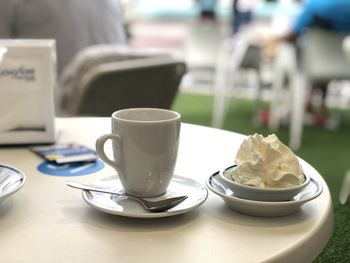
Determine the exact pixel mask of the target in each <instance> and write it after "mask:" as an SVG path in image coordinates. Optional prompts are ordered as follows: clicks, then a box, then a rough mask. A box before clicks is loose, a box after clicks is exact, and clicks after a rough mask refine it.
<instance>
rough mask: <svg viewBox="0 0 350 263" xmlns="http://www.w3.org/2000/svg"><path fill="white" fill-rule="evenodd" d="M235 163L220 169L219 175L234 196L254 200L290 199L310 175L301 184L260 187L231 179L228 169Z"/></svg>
mask: <svg viewBox="0 0 350 263" xmlns="http://www.w3.org/2000/svg"><path fill="white" fill-rule="evenodd" d="M236 167H237V165H232V166H230V167H228V168H226V169H224V170H222V171H220V173H219V176H220V178H221V179H222V180H223V181H224V183H225V184H226V186H227V187H229V188H230V189H231V190H232V191H233V193H234V194H235V196H237V197H240V198H244V199H248V200H255V201H269V202H281V201H289V200H292V199H293V197H294V196H295V195H297V194H298V193H299V192H300V191H301V190H302V189H303V188H304V187H305V186H307V185H308V184H309V183H310V177H309V176H308V175H306V174H304V176H305V181H304V182H303V183H302V184H299V185H296V186H293V187H288V188H260V187H254V186H248V185H244V184H241V183H237V182H235V181H233V180H232V178H231V176H230V175H229V173H228V171H230V170H232V169H235V168H236Z"/></svg>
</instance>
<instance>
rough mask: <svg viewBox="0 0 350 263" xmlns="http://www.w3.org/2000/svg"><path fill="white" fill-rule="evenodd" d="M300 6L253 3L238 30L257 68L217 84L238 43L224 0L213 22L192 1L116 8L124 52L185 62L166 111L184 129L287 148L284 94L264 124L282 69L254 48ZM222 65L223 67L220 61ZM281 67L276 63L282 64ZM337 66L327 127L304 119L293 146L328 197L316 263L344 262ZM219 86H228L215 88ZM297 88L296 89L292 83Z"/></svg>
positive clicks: (343, 137)
mask: <svg viewBox="0 0 350 263" xmlns="http://www.w3.org/2000/svg"><path fill="white" fill-rule="evenodd" d="M305 2H306V1H288V0H280V1H256V3H255V4H254V5H252V8H251V13H252V18H251V21H250V22H249V26H246V28H245V30H246V31H249V34H248V33H247V34H248V35H249V37H247V38H248V39H249V40H247V42H248V44H247V46H249V47H251V46H252V47H255V46H258V47H259V46H260V52H259V53H254V49H252V50H251V51H250V52H251V54H250V56H253V60H259V61H253V63H251V65H247V67H244V65H241V66H242V68H240V66H237V67H239V69H237V68H235V66H231V69H230V70H231V71H230V73H228V75H229V76H226V80H224V81H223V80H220V78H225V76H222V75H225V73H222V72H223V71H227V68H226V67H227V64H229V65H228V67H230V63H231V64H234V63H235V62H234V59H233V60H232V58H231V56H232V52H233V53H234V51H233V50H235V47H236V50H237V44H236V43H235V41H236V42H237V38H238V37H237V36H236V37H235V36H233V33H232V31H233V29H232V23H233V19H234V18H233V11H232V1H230V0H218V1H216V3H215V8H214V10H213V11H214V16H210V15H209V16H208V15H207V16H206V15H203V14H202V9H201V5H200V1H191V0H178V1H161V0H147V1H146V0H144V1H141V0H139V1H124V6H125V12H126V23H127V29H128V34H129V44H130V45H131V46H134V47H162V48H167V49H169V50H170V51H171V52H172V54H173V55H174V56H177V57H178V58H180V59H183V60H184V61H185V62H186V65H187V67H188V68H187V72H186V74H185V75H184V77H183V79H182V81H181V84H180V87H179V91H178V93H177V96H176V99H175V101H174V104H173V109H174V110H176V111H178V112H180V113H181V115H182V119H183V121H184V122H187V123H195V124H200V125H206V126H213V127H220V128H223V129H227V130H231V131H234V132H239V133H243V134H247V135H249V134H254V133H261V134H263V135H268V134H271V133H273V132H274V133H276V134H277V135H278V137H279V138H280V139H281V141H283V142H284V143H285V144H287V145H289V146H293V145H291V144H290V143H291V142H290V140H291V138H290V137H291V129H290V126H291V124H290V116H291V114H290V112H291V108H292V106H291V105H289V104H290V102H291V97H290V94H289V95H288V94H280V95H279V97H281V98H280V99H281V100H282V104H283V106H284V107H282V108H277V109H276V108H275V110H277V111H279V112H280V113H281V116H280V119H279V125H278V128H277V127H276V125H275V124H273V123H272V124H271V123H270V125H269V121H271V120H269V118H271V116H270V109H271V108H270V106H271V103H272V102H273V101H274V100H276V98H275V97H276V89H275V87H274V82H276V81H280V80H276V78H277V79H278V77H276V74H280V73H279V72H278V71H279V70H278V69H276V64H277V67H282V68H283V65H282V66H281V65H279V64H278V62H276V60H277V59H276V56H278V52H276V53H277V55H276V54H275V57H274V58H271V57H270V55H271V54H269V50H268V48H266V47H265V46H264V45H263V47H261V46H262V45H261V44H265V43H266V42H267V40H268V39H269V38H270V37H271V36H282V35H283V34H285V33H286V31H288V28H290V27H291V25H292V23H293V21H294V19H295V18H296V17H297V16H298V14H299V13H300V12H301V10H302V8H303V5H305ZM349 19H350V18H349ZM349 34H350V33H349ZM244 37H245V36H242V38H244ZM321 42H322V40H319V41H317V40H316V41H314V43H313V46H312V47H310V49H317V48H318V47H317V45H318V44H321ZM339 43H340V42H339ZM339 43H338V44H339ZM342 44H344V43H340V46H339V47H338V49H339V50H340V52H341V54H340V56H342V57H343V58H342V59H344V57H346V52H345V51H344V50H341V48H342ZM329 48H331V45H330V46H329ZM323 52H325V53H331V54H333V53H332V52H333V51H332V50H327V49H326V50H324V51H323ZM248 53H249V52H248ZM281 53H283V51H282V52H281ZM234 56H235V54H233V57H234ZM286 56H287V57H286V58H285V59H286V60H288V59H289V57H288V55H286ZM238 57H239V56H238ZM248 57H249V54H248ZM335 57H336V56H335ZM230 58H231V60H230ZM247 59H248V60H249V59H252V58H247ZM225 60H230V61H229V62H227V61H226V62H225ZM238 60H239V61H240V62H242V61H241V60H240V59H238ZM281 60H282V61H283V58H282V59H281ZM250 62H252V61H250ZM225 63H226V64H225ZM315 63H318V64H319V65H320V67H322V66H323V65H325V64H327V62H320V61H319V62H315ZM335 63H337V61H335ZM339 63H343V62H339ZM243 64H244V63H243ZM248 64H249V62H248ZM282 64H283V63H282ZM287 64H288V63H287ZM334 67H337V66H336V65H335V66H334ZM342 67H343V69H345V70H346V71H348V73H347V76H344V77H341V78H339V77H338V75H337V73H334V76H333V77H332V76H330V77H329V78H330V81H329V83H328V84H327V89H328V92H327V96H326V98H325V105H326V107H327V112H328V116H327V120H325V121H320V120H316V119H313V118H311V119H310V116H307V114H306V113H305V116H304V120H303V132H302V136H301V142H300V146H297V147H294V150H295V152H296V154H297V155H298V156H300V157H301V158H303V159H304V160H306V161H307V162H309V163H310V164H312V165H313V166H314V167H315V168H316V169H317V170H318V171H319V172H320V174H321V175H322V176H323V177H324V178H325V180H326V181H327V183H328V185H329V187H330V191H331V195H332V198H333V204H334V212H335V229H334V234H333V237H332V239H331V240H330V241H329V244H328V246H327V247H326V249H325V250H324V252H323V253H322V254H321V255H320V256H319V257H318V258H317V259H316V262H348V261H349V260H350V247H349V246H350V244H349V242H348V240H350V224H349V222H350V208H349V205H345V206H342V205H340V204H339V201H338V195H339V192H340V188H341V185H342V181H343V178H344V176H345V174H346V172H347V170H348V169H350V162H349V156H350V137H349V134H350V86H349V82H348V75H349V73H350V66H349V67H347V66H345V67H344V64H342ZM287 68H288V66H287ZM299 70H300V71H301V74H303V70H307V69H305V68H302V67H299ZM325 70H327V69H325ZM218 71H219V72H218ZM252 71H253V72H254V71H257V74H258V75H259V80H260V81H258V82H259V85H260V87H258V88H257V87H255V86H254V85H251V81H250V77H249V74H250V73H252ZM286 71H288V70H286ZM321 71H322V69H321ZM304 74H306V72H304ZM227 78H228V79H227ZM225 81H226V82H225ZM222 82H224V84H222ZM225 83H226V84H225ZM222 85H224V86H225V85H228V86H229V87H225V88H222V87H221V86H222ZM299 85H302V84H300V83H299ZM286 87H287V88H286ZM288 87H289V88H290V86H288V84H284V92H285V93H288V92H290V89H288ZM220 92H221V93H224V94H225V96H224V97H225V99H224V100H225V109H224V114H223V115H224V118H223V119H222V120H221V123H220V121H219V124H218V123H214V120H213V118H214V115H215V114H218V113H217V111H215V110H214V107H215V100H218V96H219V103H220ZM218 93H219V95H218ZM282 93H283V92H282ZM304 96H305V100H307V99H308V98H309V97H308V95H306V93H305V94H304ZM321 97H322V95H320V94H318V93H317V92H316V93H314V94H313V96H312V104H313V105H314V106H313V107H320V104H321V102H320V101H321V100H322V98H321ZM310 100H311V98H310ZM221 102H222V101H221ZM216 103H218V102H216ZM287 104H288V105H287ZM216 107H217V106H216ZM299 107H301V106H299ZM219 111H220V110H219ZM219 115H220V114H219ZM219 119H220V118H219ZM232 161H234V155H232Z"/></svg>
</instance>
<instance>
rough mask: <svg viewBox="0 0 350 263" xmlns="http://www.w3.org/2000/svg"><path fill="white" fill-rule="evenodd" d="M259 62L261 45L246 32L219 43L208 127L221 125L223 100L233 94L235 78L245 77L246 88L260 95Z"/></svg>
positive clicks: (234, 91) (220, 126) (235, 88)
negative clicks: (210, 122) (212, 101)
mask: <svg viewBox="0 0 350 263" xmlns="http://www.w3.org/2000/svg"><path fill="white" fill-rule="evenodd" d="M260 61H261V47H260V46H258V45H256V44H254V41H252V40H251V39H250V35H249V33H239V34H237V35H235V36H234V37H233V38H232V39H226V40H224V41H223V43H222V44H221V47H220V49H219V54H218V57H217V65H216V69H215V71H216V73H215V74H216V76H215V87H214V103H213V113H212V126H213V127H216V128H222V126H223V123H224V120H225V115H226V107H227V102H228V101H229V100H230V98H231V96H232V95H233V94H234V93H236V94H235V95H236V96H237V85H238V80H241V81H242V76H245V77H246V80H247V81H246V83H244V84H243V85H247V86H248V87H247V88H251V89H252V90H253V91H254V93H255V99H259V96H260V88H261V85H260V84H261V83H260V76H259V74H260Z"/></svg>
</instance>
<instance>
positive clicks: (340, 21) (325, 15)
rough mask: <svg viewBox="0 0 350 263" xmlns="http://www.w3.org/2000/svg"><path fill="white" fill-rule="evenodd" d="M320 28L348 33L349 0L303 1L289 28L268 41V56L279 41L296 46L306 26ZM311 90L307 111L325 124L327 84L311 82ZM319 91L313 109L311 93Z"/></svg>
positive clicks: (271, 54) (349, 22)
mask: <svg viewBox="0 0 350 263" xmlns="http://www.w3.org/2000/svg"><path fill="white" fill-rule="evenodd" d="M314 27H318V28H322V29H327V30H332V31H336V32H349V33H350V0H307V1H304V4H303V7H302V10H301V13H300V14H299V15H298V17H297V18H296V19H295V21H294V23H293V26H292V27H291V28H290V30H289V31H288V32H287V33H286V34H284V35H283V36H281V37H278V38H276V39H274V40H272V41H269V43H268V45H267V50H268V52H267V53H268V56H273V54H274V53H275V51H274V50H275V49H276V47H277V46H278V42H279V41H288V42H293V43H295V44H296V45H297V48H302V42H301V46H300V47H299V46H298V44H299V43H298V42H299V41H298V40H299V39H300V36H302V35H303V34H304V32H305V31H306V30H307V29H308V28H314ZM311 87H312V92H311V96H310V98H309V100H308V105H307V111H308V112H309V113H312V114H313V122H314V123H315V124H316V125H320V126H324V125H327V122H328V120H329V115H328V113H327V111H326V107H325V98H326V92H327V85H318V86H316V85H314V84H313V83H311ZM315 93H316V94H318V93H321V95H320V96H321V105H319V107H318V109H315V108H314V107H313V105H312V100H311V97H312V94H315Z"/></svg>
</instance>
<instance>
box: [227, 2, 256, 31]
mask: <svg viewBox="0 0 350 263" xmlns="http://www.w3.org/2000/svg"><path fill="white" fill-rule="evenodd" d="M256 3H257V0H233V1H232V12H233V17H232V34H236V33H237V32H238V31H239V30H240V29H241V27H242V26H244V25H248V24H249V23H250V22H251V21H252V11H253V9H254V6H255V5H256Z"/></svg>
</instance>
